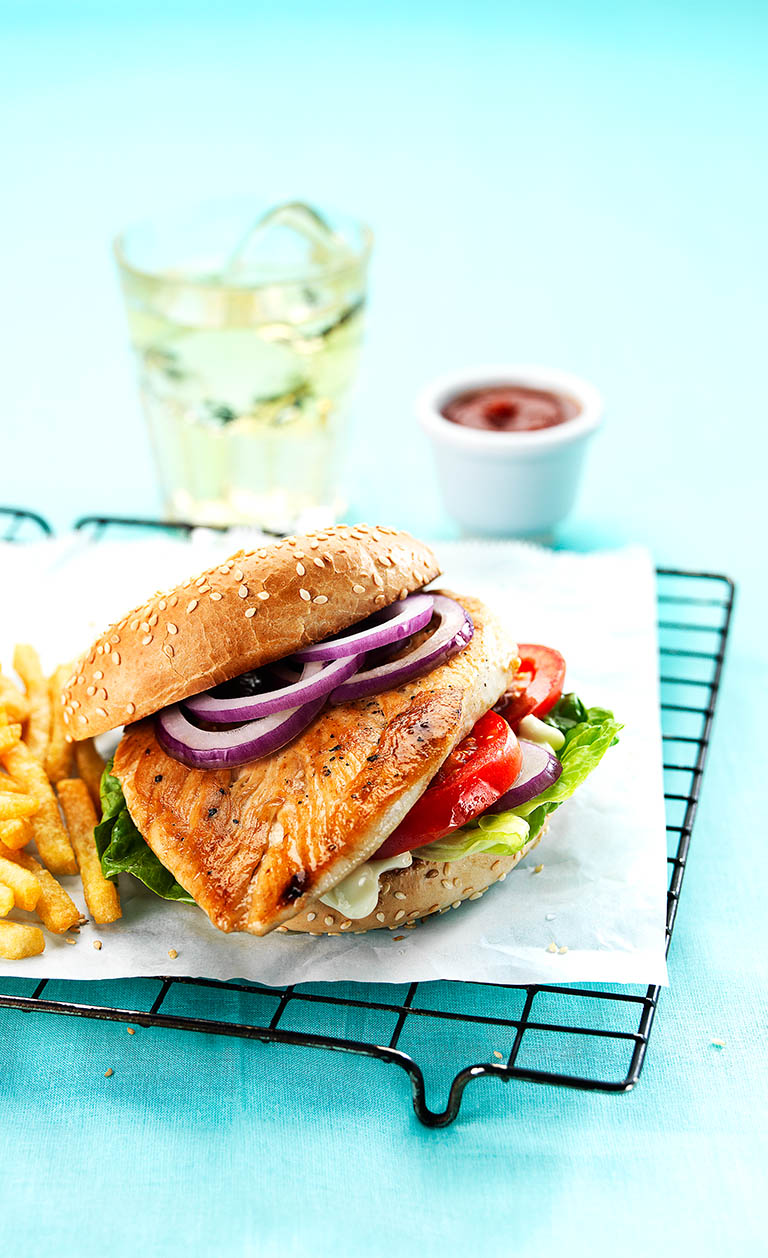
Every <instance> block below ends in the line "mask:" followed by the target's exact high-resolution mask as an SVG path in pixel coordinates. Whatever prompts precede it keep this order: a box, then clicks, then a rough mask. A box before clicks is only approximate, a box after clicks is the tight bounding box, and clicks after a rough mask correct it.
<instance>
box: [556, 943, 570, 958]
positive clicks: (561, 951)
mask: <svg viewBox="0 0 768 1258" xmlns="http://www.w3.org/2000/svg"><path fill="white" fill-rule="evenodd" d="M557 951H558V954H559V956H561V957H564V956H565V954H566V952H567V951H568V945H567V944H563V945H562V947H561V948H558V950H557Z"/></svg>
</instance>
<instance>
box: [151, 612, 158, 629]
mask: <svg viewBox="0 0 768 1258" xmlns="http://www.w3.org/2000/svg"><path fill="white" fill-rule="evenodd" d="M157 621H158V615H157V612H153V613H152V615H151V616H150V618H149V623H150V626H152V625H156V624H157Z"/></svg>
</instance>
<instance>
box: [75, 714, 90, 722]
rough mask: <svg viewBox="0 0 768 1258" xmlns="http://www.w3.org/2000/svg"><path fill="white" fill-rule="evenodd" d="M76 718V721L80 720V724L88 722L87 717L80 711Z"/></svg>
mask: <svg viewBox="0 0 768 1258" xmlns="http://www.w3.org/2000/svg"><path fill="white" fill-rule="evenodd" d="M77 719H78V721H79V722H80V724H81V725H87V724H88V717H87V716H83V714H82V712H81V713H80V715H79V716H78V718H77Z"/></svg>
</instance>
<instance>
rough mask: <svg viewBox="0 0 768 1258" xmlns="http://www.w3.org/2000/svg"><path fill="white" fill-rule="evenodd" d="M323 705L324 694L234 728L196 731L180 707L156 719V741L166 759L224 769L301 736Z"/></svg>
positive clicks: (204, 767) (169, 709)
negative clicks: (166, 753) (310, 700)
mask: <svg viewBox="0 0 768 1258" xmlns="http://www.w3.org/2000/svg"><path fill="white" fill-rule="evenodd" d="M324 703H325V695H322V696H321V697H320V698H319V699H314V700H313V701H312V702H311V703H303V704H302V705H301V707H298V708H289V709H288V710H287V711H286V712H275V713H274V714H273V715H272V716H265V717H262V719H261V720H259V721H248V722H246V724H245V725H238V726H237V727H236V728H234V729H218V730H205V729H198V727H197V726H196V725H193V724H192V722H191V721H188V720H187V718H186V716H185V715H184V713H183V712H182V710H181V705H180V704H178V703H175V704H173V706H172V707H170V708H164V709H163V711H162V712H158V714H157V716H156V717H155V732H156V734H157V741H158V742H159V743H160V746H161V747H162V748H163V750H164V751H167V752H168V755H169V756H173V758H174V760H180V761H181V763H182V764H186V765H187V766H188V767H189V768H191V769H223V768H226V767H227V766H229V765H233V766H234V765H238V764H247V763H248V761H249V760H256V759H258V758H259V757H260V756H269V755H271V753H272V752H273V751H278V750H279V749H280V747H284V746H285V744H286V743H289V742H291V740H292V739H294V738H295V737H296V735H297V734H300V733H301V731H302V730H303V729H305V728H306V727H307V725H309V723H310V721H313V720H314V719H315V717H316V716H317V714H318V712H319V711H320V709H321V708H322V706H323V704H324Z"/></svg>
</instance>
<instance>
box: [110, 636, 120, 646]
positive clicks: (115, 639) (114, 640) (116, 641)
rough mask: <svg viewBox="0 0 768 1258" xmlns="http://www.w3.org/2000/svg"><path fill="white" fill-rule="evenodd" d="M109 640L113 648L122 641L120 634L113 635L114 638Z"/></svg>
mask: <svg viewBox="0 0 768 1258" xmlns="http://www.w3.org/2000/svg"><path fill="white" fill-rule="evenodd" d="M109 640H110V642H111V643H112V645H113V646H117V644H118V642H119V641H120V634H119V633H113V634H112V637H111V638H110V639H109Z"/></svg>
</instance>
